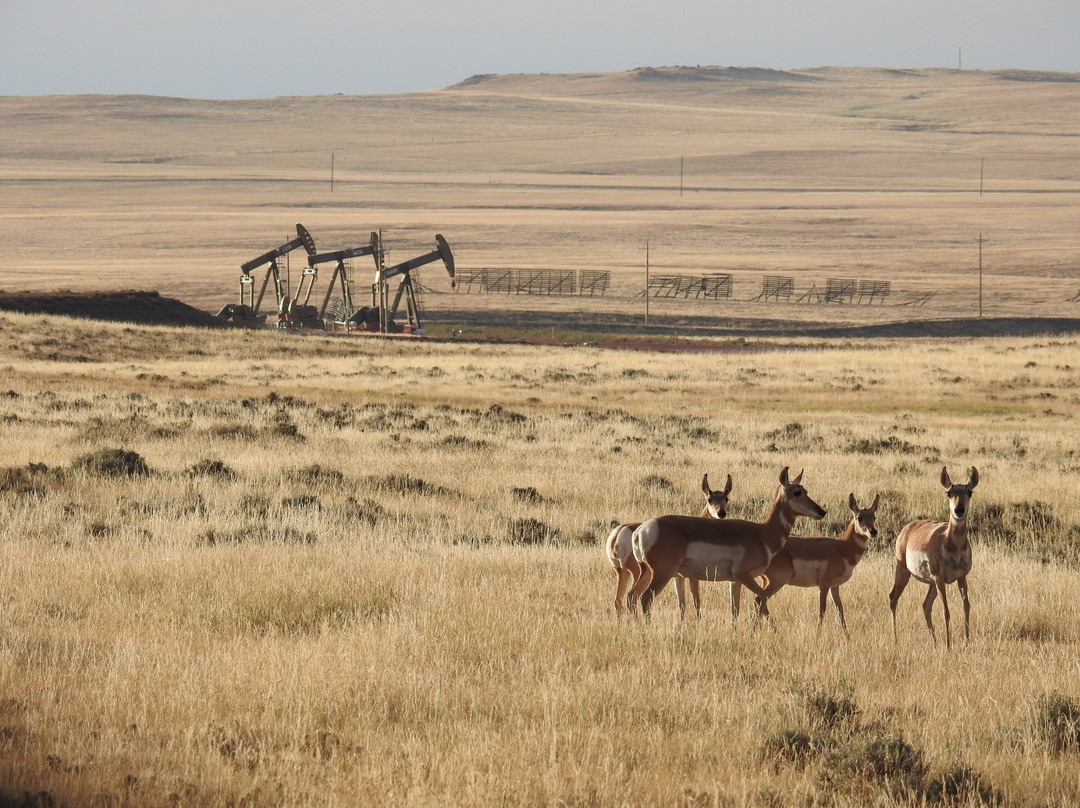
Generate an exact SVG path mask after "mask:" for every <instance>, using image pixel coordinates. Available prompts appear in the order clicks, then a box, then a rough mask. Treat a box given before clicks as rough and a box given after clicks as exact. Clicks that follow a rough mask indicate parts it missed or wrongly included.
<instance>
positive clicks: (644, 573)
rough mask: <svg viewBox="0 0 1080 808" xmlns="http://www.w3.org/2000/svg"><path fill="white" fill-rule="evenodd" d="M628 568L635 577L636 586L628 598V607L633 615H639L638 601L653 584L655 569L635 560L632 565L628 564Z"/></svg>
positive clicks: (631, 589) (631, 588)
mask: <svg viewBox="0 0 1080 808" xmlns="http://www.w3.org/2000/svg"><path fill="white" fill-rule="evenodd" d="M627 566H628V567H630V569H631V571H632V573H633V575H634V585H633V586H631V587H630V592H629V594H627V596H626V605H627V607H628V608H629V609H630V612H631V613H632V614H637V605H638V601H639V600H640V598H641V595H642V593H643V592H644V591H645V590H646V589H648V588H649V584H651V583H652V579H653V568H652V567H650V566H649V565H648V564H642V563H640V562H638V560H637V559H634V560H633V562H632V563H630V562H628V564H627Z"/></svg>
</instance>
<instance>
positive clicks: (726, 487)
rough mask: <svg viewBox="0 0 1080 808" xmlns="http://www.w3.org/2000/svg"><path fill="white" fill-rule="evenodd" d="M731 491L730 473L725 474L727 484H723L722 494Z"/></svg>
mask: <svg viewBox="0 0 1080 808" xmlns="http://www.w3.org/2000/svg"><path fill="white" fill-rule="evenodd" d="M730 493H731V475H730V474H729V475H728V476H727V485H725V486H724V496H727V495H728V494H730Z"/></svg>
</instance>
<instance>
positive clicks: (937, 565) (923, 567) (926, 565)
mask: <svg viewBox="0 0 1080 808" xmlns="http://www.w3.org/2000/svg"><path fill="white" fill-rule="evenodd" d="M978 484H979V471H978V469H976V468H975V467H974V466H973V467H972V469H971V473H970V475H969V476H968V481H967V482H966V483H964V484H963V485H960V484H958V483H957V484H954V483H953V481H952V480H950V479H949V472H948V470H947V469H946V468H945V467H942V469H941V486H942V487H943V488H944V489H945V496H946V497H947V498H948V500H949V521H948V522H934V521H932V520H930V519H919V520H917V521H915V522H909V523H908V524H906V525H904V527H903V528H902V529H901V531H900V535H899V536H897V537H896V578H895V583H894V584H893V588H892V592H890V593H889V608H890V609H891V610H892V621H893V639H894V640H895V639H896V603H897V601H899V600H900V595H902V594H903V592H904V587H906V586H907V584H908V580H909V579H910V578H911V576H912V575H914V576H915V577H916V578H917V579H918V580H920V581H922V582H923V583H925V584H929V585H930V586H929V590H928V591H927V593H926V598H925V599H924V600H923V605H922V608H923V616H925V617H926V627H927V628H928V629H930V636H931V637H933V639H934V642H937V637H936V636H935V634H934V623H933V621H932V620H931V617H930V615H931V610H932V609H933V606H934V599H935V598H936V597H937V596H938V594H940V595H941V607H942V609H943V610H944V612H945V647H946V648H949V647H951V646H950V637H949V601H948V599H947V598H946V596H945V586H946V585H947V584H951V583H953V582H954V581H955V582H956V587H957V588H958V589H959V590H960V598H961V599H962V600H963V602H964V641H965V642H966V641H967V640H968V637H969V634H968V618H969V614H970V611H971V606H970V604H969V603H968V588H967V574H968V573H969V572H970V571H971V545H970V544H968V539H967V515H968V507H969V506H970V505H971V492H972V491H973V490H974V489H975V486H976V485H978Z"/></svg>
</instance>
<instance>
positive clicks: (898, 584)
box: [889, 560, 934, 642]
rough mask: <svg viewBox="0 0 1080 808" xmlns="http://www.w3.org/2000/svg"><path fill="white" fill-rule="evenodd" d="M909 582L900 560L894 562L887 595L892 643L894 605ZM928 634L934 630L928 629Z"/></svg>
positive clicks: (909, 574)
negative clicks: (890, 588)
mask: <svg viewBox="0 0 1080 808" xmlns="http://www.w3.org/2000/svg"><path fill="white" fill-rule="evenodd" d="M909 580H911V572H910V570H908V568H907V564H905V563H904V562H903V561H902V560H898V561H897V562H896V572H895V573H894V575H893V588H892V592H890V593H889V609H890V610H891V611H892V635H893V642H896V604H897V603H898V602H899V600H900V596H901V595H902V594H904V588H905V587H906V586H907V585H908V581H909ZM930 633H931V634H933V633H934V630H933V629H930Z"/></svg>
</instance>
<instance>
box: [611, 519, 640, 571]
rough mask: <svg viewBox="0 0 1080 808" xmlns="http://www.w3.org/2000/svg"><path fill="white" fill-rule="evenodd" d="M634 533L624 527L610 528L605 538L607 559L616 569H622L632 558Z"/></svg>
mask: <svg viewBox="0 0 1080 808" xmlns="http://www.w3.org/2000/svg"><path fill="white" fill-rule="evenodd" d="M633 536H634V531H632V530H631V529H630V528H628V527H627V526H626V525H618V526H617V527H614V528H612V530H611V533H609V534H608V538H607V557H608V561H610V562H611V565H612V566H613V567H615V568H616V569H622V568H623V567H624V566H625V565H626V562H627V561H629V560H630V559H631V558H633V556H634V546H633Z"/></svg>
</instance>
